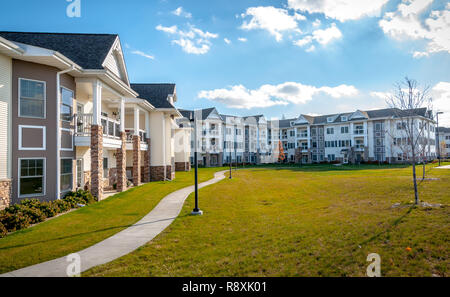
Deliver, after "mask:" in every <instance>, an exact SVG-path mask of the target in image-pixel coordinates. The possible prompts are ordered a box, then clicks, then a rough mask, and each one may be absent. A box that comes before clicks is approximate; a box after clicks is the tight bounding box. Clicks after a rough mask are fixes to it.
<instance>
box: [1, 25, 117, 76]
mask: <svg viewBox="0 0 450 297" xmlns="http://www.w3.org/2000/svg"><path fill="white" fill-rule="evenodd" d="M0 36H1V37H3V38H5V39H8V40H10V41H15V42H20V43H25V44H28V45H32V46H37V47H42V48H46V49H49V50H53V51H57V52H60V53H61V54H63V55H64V56H66V57H67V58H69V59H71V60H72V61H74V62H75V63H77V64H78V65H80V66H81V67H83V68H84V69H103V67H102V64H103V62H104V61H105V59H106V56H107V55H108V53H109V51H110V49H111V47H112V45H113V44H114V41H115V40H116V38H117V36H118V35H117V34H72V33H34V32H4V31H0Z"/></svg>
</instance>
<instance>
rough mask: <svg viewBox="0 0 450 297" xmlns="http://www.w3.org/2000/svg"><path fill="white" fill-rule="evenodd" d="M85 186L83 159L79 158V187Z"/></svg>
mask: <svg viewBox="0 0 450 297" xmlns="http://www.w3.org/2000/svg"><path fill="white" fill-rule="evenodd" d="M83 186H84V170H83V159H78V160H77V188H81V187H83Z"/></svg>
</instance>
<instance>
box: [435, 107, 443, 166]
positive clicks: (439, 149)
mask: <svg viewBox="0 0 450 297" xmlns="http://www.w3.org/2000/svg"><path fill="white" fill-rule="evenodd" d="M440 114H443V112H442V111H438V112H436V131H437V133H436V137H437V141H436V144H437V147H438V160H439V166H441V144H440V143H439V115H440Z"/></svg>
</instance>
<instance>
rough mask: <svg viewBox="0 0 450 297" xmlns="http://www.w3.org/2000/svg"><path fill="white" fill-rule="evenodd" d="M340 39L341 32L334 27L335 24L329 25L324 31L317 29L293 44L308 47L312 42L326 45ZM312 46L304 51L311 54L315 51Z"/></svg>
mask: <svg viewBox="0 0 450 297" xmlns="http://www.w3.org/2000/svg"><path fill="white" fill-rule="evenodd" d="M340 38H342V32H341V30H339V28H338V27H337V26H336V24H335V23H333V24H331V26H330V27H328V28H326V29H318V30H315V31H313V32H312V34H311V35H306V36H305V37H304V38H303V39H299V40H296V41H294V44H295V45H297V46H299V47H304V46H306V45H310V44H311V43H312V42H313V41H316V42H317V43H319V44H321V45H323V46H324V45H327V44H328V43H330V42H331V41H333V40H336V39H340ZM315 48H316V47H315V46H314V44H311V46H310V47H309V48H308V49H307V50H306V51H307V52H311V51H313V50H315Z"/></svg>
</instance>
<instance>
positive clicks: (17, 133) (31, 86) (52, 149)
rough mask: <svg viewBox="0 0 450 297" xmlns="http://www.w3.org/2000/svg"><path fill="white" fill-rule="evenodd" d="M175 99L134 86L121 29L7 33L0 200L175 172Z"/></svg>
mask: <svg viewBox="0 0 450 297" xmlns="http://www.w3.org/2000/svg"><path fill="white" fill-rule="evenodd" d="M176 101H177V94H176V87H175V85H174V84H130V82H129V80H128V74H127V69H126V65H125V61H124V59H123V53H122V49H121V44H120V39H119V36H118V35H112V34H60V33H22V32H0V121H1V122H0V138H1V142H2V143H1V147H0V198H1V201H0V207H2V208H3V207H5V206H6V205H8V204H10V203H17V202H20V201H21V200H22V199H27V198H35V199H40V200H54V199H59V198H61V197H62V196H63V195H64V194H65V193H67V192H68V191H71V190H75V189H76V188H88V189H90V190H91V192H92V194H93V195H94V196H96V197H97V198H98V199H102V198H104V190H113V189H115V190H117V191H119V192H120V191H124V190H125V189H127V187H129V186H131V184H134V185H139V184H141V182H149V181H151V180H152V181H156V180H163V179H173V178H174V177H175V173H174V171H175V167H176V164H175V163H176V153H175V150H176V148H175V146H176V144H175V142H174V134H175V133H176V132H177V131H179V130H180V129H179V128H178V126H177V125H176V122H175V120H176V118H178V117H181V114H180V113H179V112H178V110H177V109H176V108H175V106H174V103H175V102H176ZM189 134H190V130H189V131H184V132H183V135H184V136H183V137H186V138H190V135H189ZM150 152H151V153H150ZM183 161H184V162H186V161H187V160H183ZM185 169H187V168H185Z"/></svg>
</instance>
